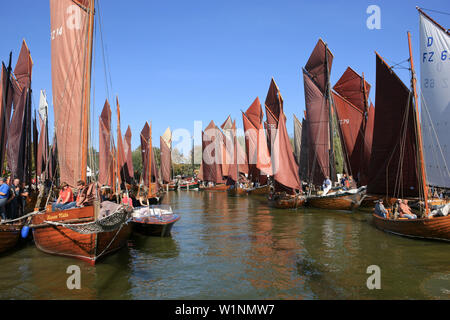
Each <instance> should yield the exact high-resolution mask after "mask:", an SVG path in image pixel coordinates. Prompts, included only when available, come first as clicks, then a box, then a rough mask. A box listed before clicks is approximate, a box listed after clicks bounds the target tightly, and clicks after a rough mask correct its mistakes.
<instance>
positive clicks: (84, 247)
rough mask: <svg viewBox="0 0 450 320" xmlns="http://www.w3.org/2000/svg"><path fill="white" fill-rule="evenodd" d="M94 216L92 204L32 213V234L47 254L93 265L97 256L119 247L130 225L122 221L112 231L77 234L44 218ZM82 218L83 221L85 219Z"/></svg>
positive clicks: (125, 240) (101, 256) (98, 257)
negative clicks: (49, 222)
mask: <svg viewBox="0 0 450 320" xmlns="http://www.w3.org/2000/svg"><path fill="white" fill-rule="evenodd" d="M75 219H86V221H88V220H89V219H90V220H91V221H93V219H94V207H92V206H90V207H84V208H75V209H70V210H64V211H57V212H46V213H41V214H37V215H35V216H33V219H32V223H33V225H35V226H37V227H35V228H33V237H34V242H35V244H36V247H37V248H38V249H39V250H41V251H43V252H45V253H49V254H54V255H59V256H66V257H73V258H76V259H80V260H83V261H85V262H88V263H89V264H91V265H94V264H95V263H96V262H97V261H98V260H99V259H100V258H103V257H104V256H106V255H108V254H110V253H113V252H115V251H117V250H119V249H120V248H122V247H123V246H124V245H125V244H126V243H127V240H128V238H129V236H130V234H131V230H132V229H131V224H129V223H128V224H123V225H122V227H119V228H118V229H117V230H114V231H111V232H99V233H93V234H80V233H78V232H76V231H73V230H71V229H68V228H65V227H62V226H54V225H48V224H45V223H44V221H55V222H64V221H68V220H75ZM86 221H84V222H86Z"/></svg>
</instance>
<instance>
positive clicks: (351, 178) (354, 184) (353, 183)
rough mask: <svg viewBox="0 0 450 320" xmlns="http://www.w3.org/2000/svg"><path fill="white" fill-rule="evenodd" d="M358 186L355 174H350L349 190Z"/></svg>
mask: <svg viewBox="0 0 450 320" xmlns="http://www.w3.org/2000/svg"><path fill="white" fill-rule="evenodd" d="M356 188H357V186H356V182H355V180H353V176H348V190H350V189H356Z"/></svg>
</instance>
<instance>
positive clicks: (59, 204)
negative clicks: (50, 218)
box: [52, 182, 75, 211]
mask: <svg viewBox="0 0 450 320" xmlns="http://www.w3.org/2000/svg"><path fill="white" fill-rule="evenodd" d="M74 203H75V202H73V192H72V189H70V187H69V185H68V184H67V183H66V182H63V183H61V190H60V191H59V197H58V199H57V200H56V202H55V203H53V204H52V210H53V211H56V210H66V209H70V208H73V207H74Z"/></svg>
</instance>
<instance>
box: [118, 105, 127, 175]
mask: <svg viewBox="0 0 450 320" xmlns="http://www.w3.org/2000/svg"><path fill="white" fill-rule="evenodd" d="M116 105H117V171H118V172H119V174H118V178H119V184H121V183H122V182H128V181H129V178H128V177H129V175H128V169H127V165H126V157H125V151H124V147H123V141H122V131H121V129H120V105H119V97H116Z"/></svg>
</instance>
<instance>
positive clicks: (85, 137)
mask: <svg viewBox="0 0 450 320" xmlns="http://www.w3.org/2000/svg"><path fill="white" fill-rule="evenodd" d="M94 6H95V4H94V0H91V1H90V2H89V7H88V8H87V10H88V14H89V24H88V30H87V33H88V41H87V45H88V47H87V52H86V66H85V72H86V78H85V83H84V98H83V101H84V103H83V107H82V113H83V117H82V121H83V124H82V129H81V136H82V146H83V147H82V149H81V150H82V156H81V180H83V181H87V180H86V179H87V155H88V152H89V151H88V143H89V118H90V103H91V101H90V96H91V90H90V88H91V67H92V42H93V38H94Z"/></svg>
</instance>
